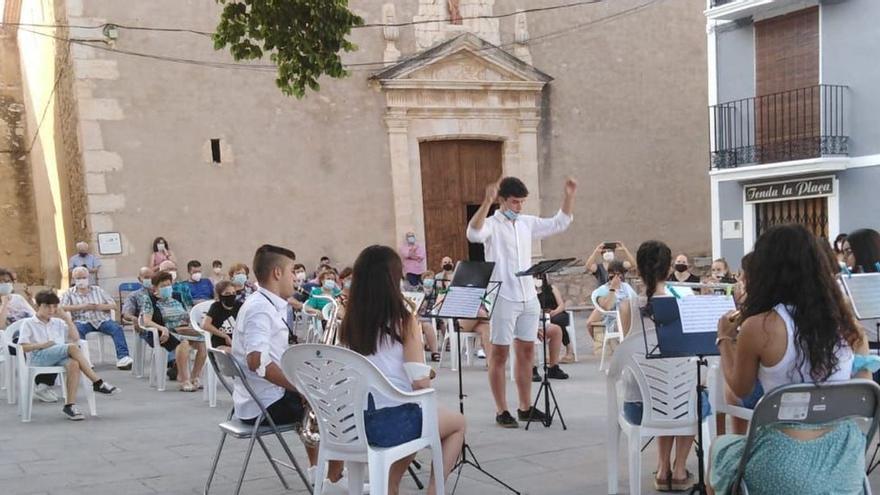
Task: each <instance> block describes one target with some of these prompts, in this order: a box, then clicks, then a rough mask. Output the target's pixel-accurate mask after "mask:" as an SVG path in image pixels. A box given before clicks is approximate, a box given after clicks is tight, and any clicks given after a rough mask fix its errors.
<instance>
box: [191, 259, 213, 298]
mask: <svg viewBox="0 0 880 495" xmlns="http://www.w3.org/2000/svg"><path fill="white" fill-rule="evenodd" d="M186 271H187V272H189V280H188V281H187V282H186V283H187V285H189V292H190V294H191V295H192V298H193V304H198V303H200V302H202V301H207V300H209V299H213V298H214V284H213V283H211V280H210V279H207V278H205V277H204V275H203V274H202V264H201V263H199V261H198V260H192V261H190V262H189V263H187V264H186Z"/></svg>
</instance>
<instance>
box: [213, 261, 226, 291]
mask: <svg viewBox="0 0 880 495" xmlns="http://www.w3.org/2000/svg"><path fill="white" fill-rule="evenodd" d="M210 278H211V283H213V284H214V285H217V283H218V282H220V281H221V280H227V278H226V275H224V274H223V262H222V261H220V260H214V261H212V262H211V277H210Z"/></svg>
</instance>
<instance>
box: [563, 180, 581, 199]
mask: <svg viewBox="0 0 880 495" xmlns="http://www.w3.org/2000/svg"><path fill="white" fill-rule="evenodd" d="M564 187H565V194H566V196H574V195H575V193H576V192H577V188H578V183H577V180H576V179H575V178H574V177H568V178H566V179H565V186H564Z"/></svg>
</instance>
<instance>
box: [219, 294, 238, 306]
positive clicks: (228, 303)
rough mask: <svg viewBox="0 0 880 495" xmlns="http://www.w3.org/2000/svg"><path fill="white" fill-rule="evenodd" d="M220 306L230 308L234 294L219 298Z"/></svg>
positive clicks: (233, 300) (233, 301) (233, 302)
mask: <svg viewBox="0 0 880 495" xmlns="http://www.w3.org/2000/svg"><path fill="white" fill-rule="evenodd" d="M220 304H222V305H224V306H226V307H230V308H231V307H232V306H233V305H234V304H235V294H229V295H225V294H224V295H222V296H220Z"/></svg>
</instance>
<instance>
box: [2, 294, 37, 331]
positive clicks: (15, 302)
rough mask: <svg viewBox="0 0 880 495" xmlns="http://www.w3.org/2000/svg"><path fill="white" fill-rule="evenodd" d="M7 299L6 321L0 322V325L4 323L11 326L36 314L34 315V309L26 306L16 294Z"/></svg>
mask: <svg viewBox="0 0 880 495" xmlns="http://www.w3.org/2000/svg"><path fill="white" fill-rule="evenodd" d="M8 297H9V303H8V305H7V310H6V321H5V322H0V324H2V323H6V324H7V325H11V324H13V323H15V322H16V321H18V320H23V319H25V318H30V317H31V316H34V315H35V314H36V313H34V308H32V307H31V305H30V304H28V302H27V300H26V299H25V298H23V297H21V296H20V295H18V294H9V296H8Z"/></svg>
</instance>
